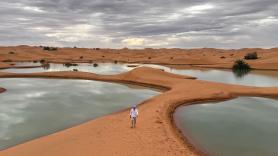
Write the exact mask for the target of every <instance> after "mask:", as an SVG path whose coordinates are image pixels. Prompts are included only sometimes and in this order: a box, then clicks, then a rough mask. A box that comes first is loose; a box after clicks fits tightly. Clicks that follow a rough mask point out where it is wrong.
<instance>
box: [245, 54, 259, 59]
mask: <svg viewBox="0 0 278 156" xmlns="http://www.w3.org/2000/svg"><path fill="white" fill-rule="evenodd" d="M244 59H245V60H255V59H258V54H257V52H252V53H248V54H246V55H245V56H244Z"/></svg>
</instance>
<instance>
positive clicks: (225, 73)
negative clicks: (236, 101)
mask: <svg viewBox="0 0 278 156" xmlns="http://www.w3.org/2000/svg"><path fill="white" fill-rule="evenodd" d="M49 65H50V66H47V68H46V69H43V68H28V69H5V70H2V71H6V72H16V73H32V72H45V71H72V70H73V69H77V70H78V71H83V72H93V73H96V74H104V75H112V74H119V73H123V72H127V71H130V70H132V69H134V68H136V67H142V66H147V67H152V68H158V69H163V70H164V71H166V72H171V73H175V74H180V75H189V76H193V77H197V78H198V79H200V80H206V81H214V82H222V83H229V84H239V85H249V86H261V87H272V86H278V76H277V75H278V71H271V72H266V71H256V70H252V71H250V72H249V71H238V72H235V73H234V72H233V71H231V70H218V69H192V68H187V69H177V68H174V67H173V66H172V67H171V68H170V67H166V66H161V65H152V64H132V65H129V64H114V63H98V64H97V65H95V64H91V63H79V64H77V66H76V65H74V66H71V65H70V66H66V65H63V64H53V63H50V64H49ZM179 67H180V66H179Z"/></svg>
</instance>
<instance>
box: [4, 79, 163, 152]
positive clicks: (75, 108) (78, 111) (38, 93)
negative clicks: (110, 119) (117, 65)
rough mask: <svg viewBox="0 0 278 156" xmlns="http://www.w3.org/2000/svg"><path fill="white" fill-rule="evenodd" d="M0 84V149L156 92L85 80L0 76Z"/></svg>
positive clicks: (84, 120) (65, 126)
mask: <svg viewBox="0 0 278 156" xmlns="http://www.w3.org/2000/svg"><path fill="white" fill-rule="evenodd" d="M0 86H1V87H3V88H6V89H7V92H4V93H2V94H0V99H1V100H0V150H1V149H5V148H8V147H11V146H14V145H16V144H19V143H23V142H26V141H28V140H31V139H34V138H38V137H40V136H44V135H48V134H51V133H54V132H57V131H60V130H63V129H65V128H69V127H72V126H74V125H78V124H81V123H84V122H86V121H89V120H92V119H95V118H97V117H100V116H103V115H106V114H109V113H113V112H116V111H120V110H123V109H125V108H128V107H131V106H132V105H135V104H139V103H141V102H142V101H144V100H146V99H149V98H151V97H153V96H155V95H157V94H159V93H158V92H156V91H153V90H149V89H146V88H140V87H137V88H136V87H134V86H133V87H132V88H130V87H128V86H125V85H120V84H114V83H107V82H97V81H87V80H56V79H25V78H22V79H18V78H16V79H0ZM127 116H128V115H127ZM127 126H129V123H127Z"/></svg>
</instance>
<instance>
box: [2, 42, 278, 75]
mask: <svg viewBox="0 0 278 156" xmlns="http://www.w3.org/2000/svg"><path fill="white" fill-rule="evenodd" d="M250 52H257V53H258V57H259V59H257V60H249V61H247V62H248V63H249V64H250V65H251V67H252V68H253V69H268V70H269V69H271V70H278V61H277V60H278V48H272V49H259V48H253V49H249V48H245V49H238V50H234V49H232V50H224V49H213V48H202V49H151V48H146V49H141V50H132V49H127V48H124V49H96V48H94V49H85V48H59V49H58V50H57V51H46V50H43V48H41V47H30V46H16V47H0V62H4V63H6V65H7V64H8V65H9V64H10V63H11V62H13V61H34V60H37V61H40V60H42V59H43V60H46V61H49V62H56V63H59V62H60V63H64V62H115V61H116V62H125V63H151V64H163V65H190V66H198V67H209V68H231V67H232V65H233V63H234V61H235V60H237V59H242V58H243V57H244V56H245V55H246V54H247V53H250ZM1 66H2V65H1V64H0V67H1Z"/></svg>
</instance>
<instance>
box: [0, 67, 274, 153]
mask: <svg viewBox="0 0 278 156" xmlns="http://www.w3.org/2000/svg"><path fill="white" fill-rule="evenodd" d="M0 77H47V78H50V77H52V78H76V79H77V78H78V79H89V80H99V81H112V82H120V83H134V84H139V85H147V86H153V87H162V88H164V89H165V88H167V89H168V91H166V92H164V93H163V94H160V95H158V96H155V97H153V98H151V99H149V100H147V101H145V102H144V103H143V105H140V106H139V111H140V116H139V119H138V126H137V128H136V129H131V128H130V121H129V116H128V114H129V110H125V111H122V112H119V113H115V114H111V115H108V116H104V117H101V118H98V119H95V120H92V121H90V122H87V123H85V124H82V125H79V126H76V127H73V128H70V129H67V130H64V131H61V132H58V133H55V134H52V135H49V136H46V137H42V138H38V139H35V140H33V141H30V142H27V143H24V144H21V145H18V146H15V147H12V148H10V149H7V150H4V151H1V152H0V156H31V155H32V156H33V155H40V156H61V155H67V156H79V155H82V156H87V155H101V156H102V155H103V156H106V155H120V156H129V155H138V156H142V155H159V156H161V155H165V156H166V155H167V156H168V155H186V156H195V155H201V153H200V152H198V151H197V150H195V149H194V148H192V147H191V145H190V144H189V143H187V142H186V140H184V139H183V137H182V135H181V134H180V133H178V131H177V130H176V129H175V127H174V126H173V125H172V118H171V114H172V112H173V110H174V109H175V108H176V107H177V106H179V105H181V104H184V103H190V102H196V101H206V100H221V99H229V98H233V97H235V96H240V95H250V96H275V97H277V96H278V87H273V88H259V87H248V86H238V85H228V84H221V83H213V82H207V81H200V80H194V79H192V77H186V76H181V75H175V74H171V73H166V72H163V71H161V70H159V69H153V68H147V67H140V68H136V69H134V70H132V71H129V72H127V73H123V74H119V75H115V76H101V75H96V74H92V73H83V72H49V73H32V74H12V73H0Z"/></svg>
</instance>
